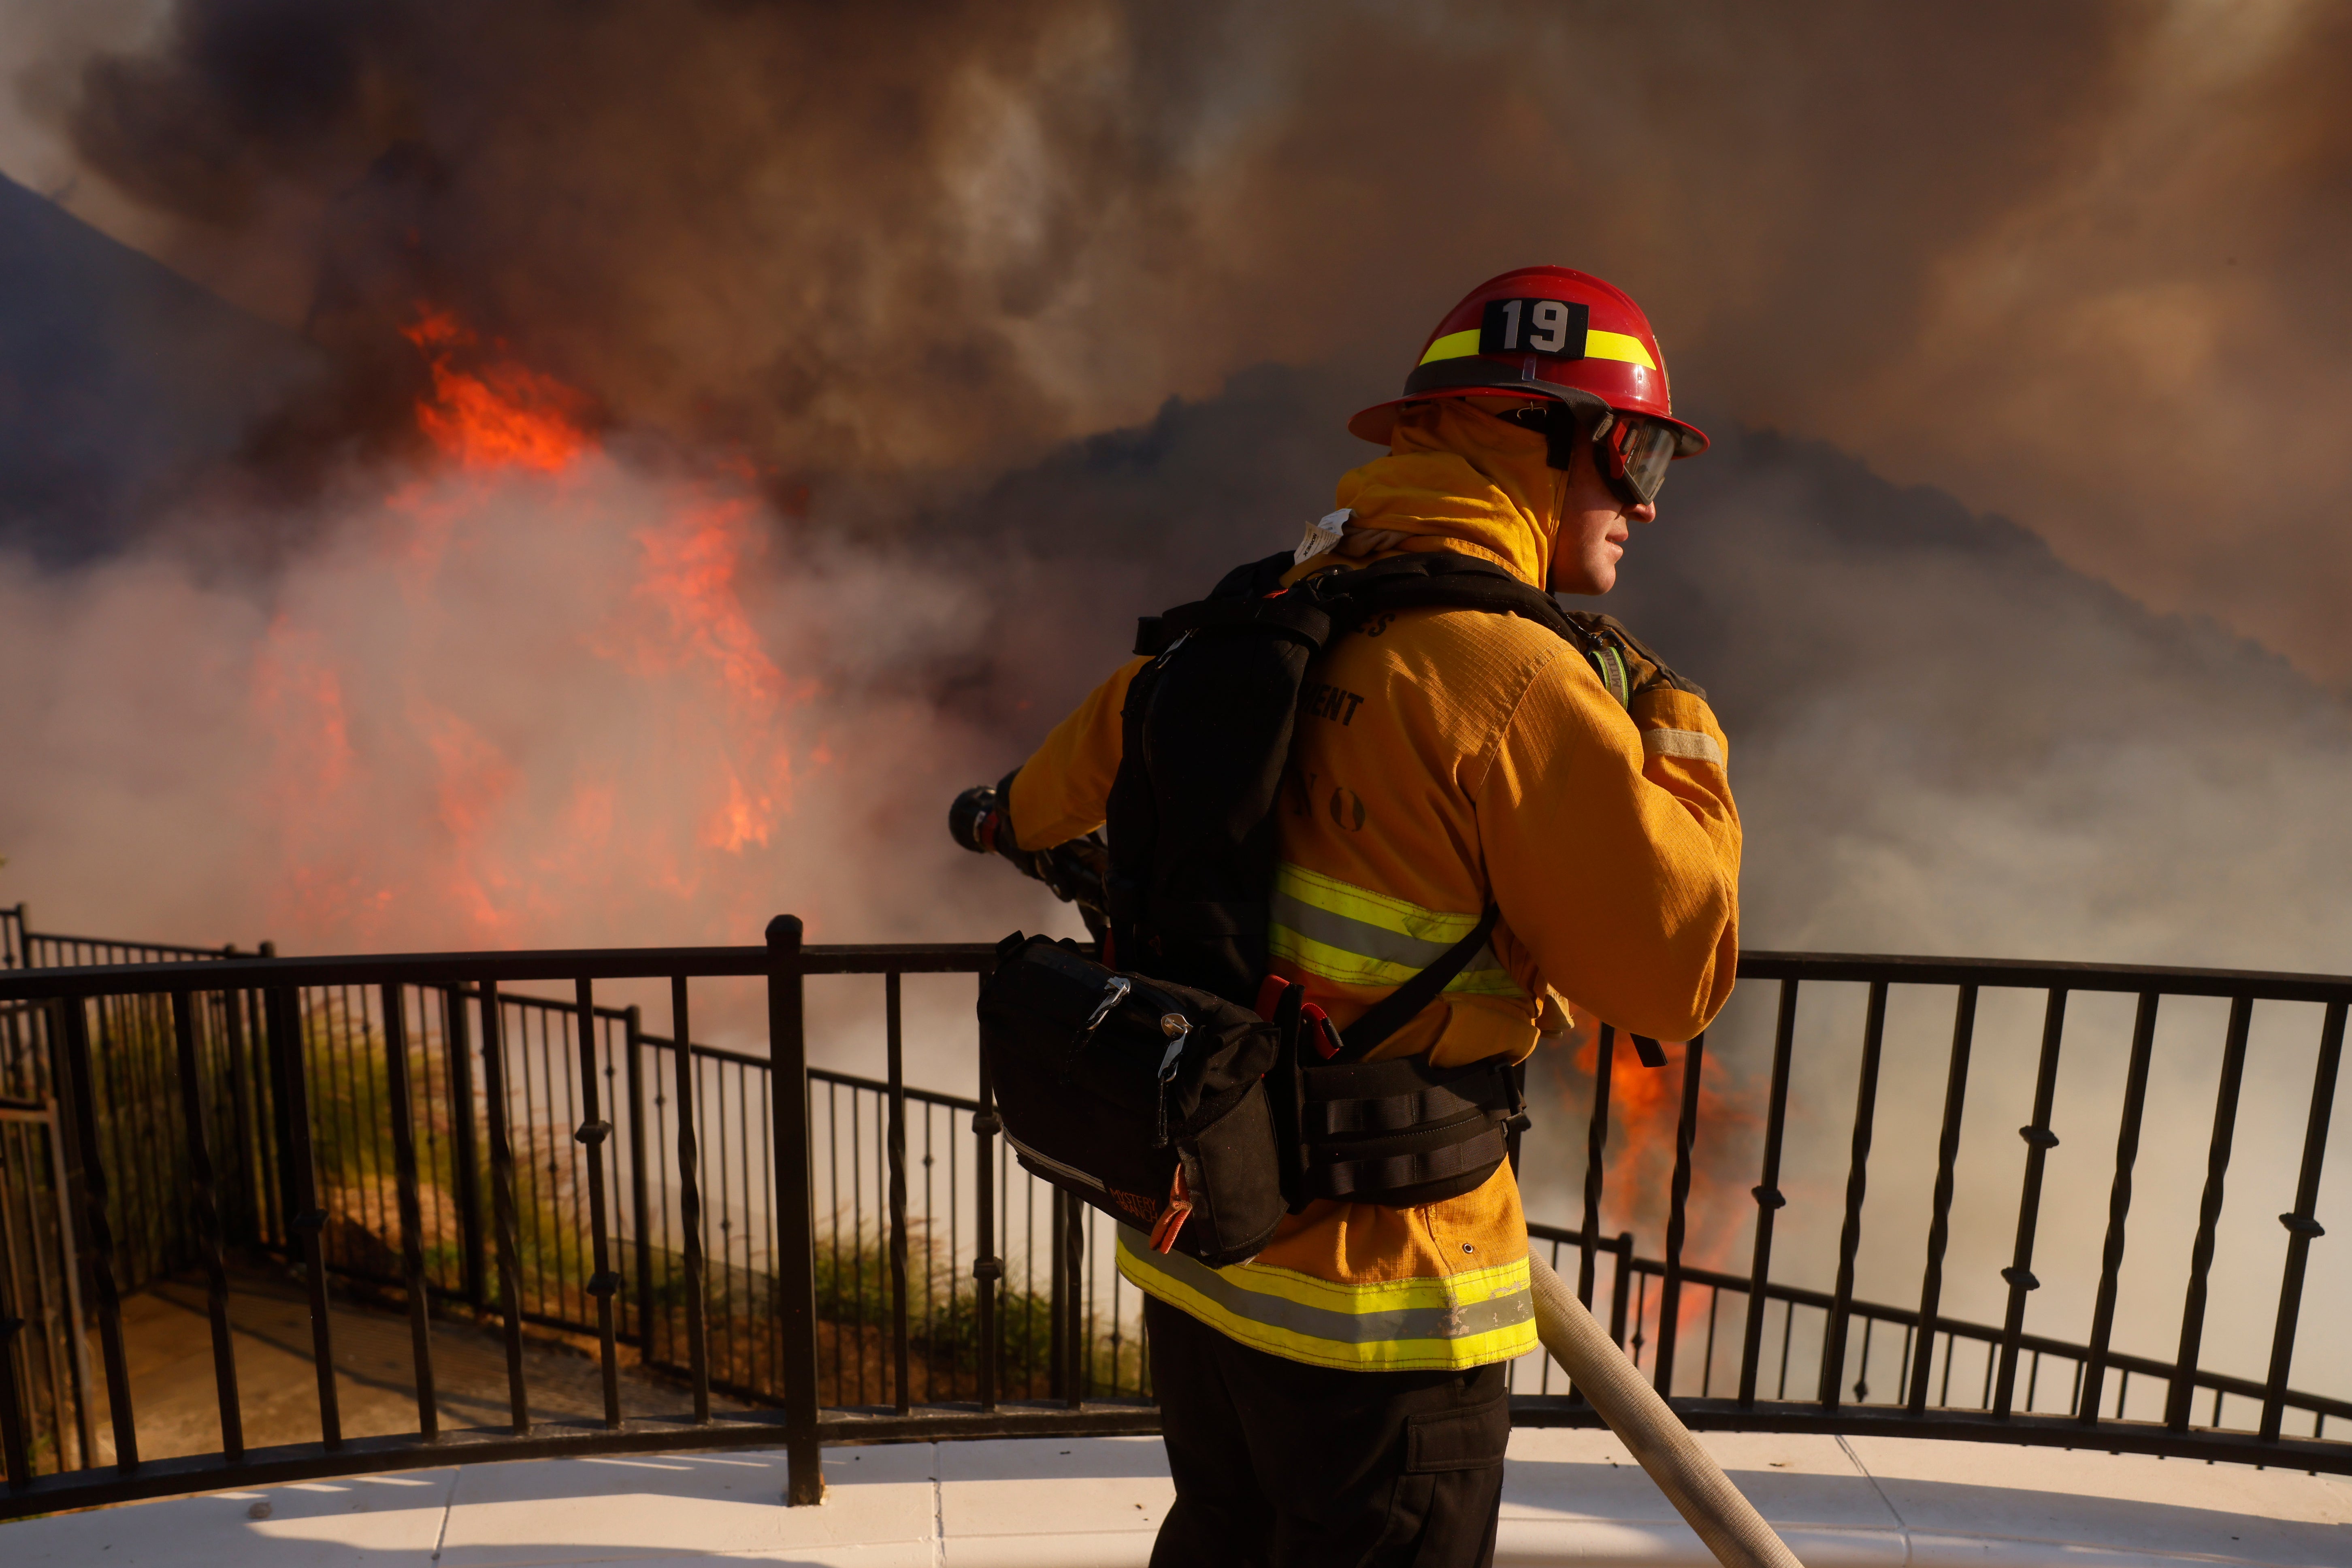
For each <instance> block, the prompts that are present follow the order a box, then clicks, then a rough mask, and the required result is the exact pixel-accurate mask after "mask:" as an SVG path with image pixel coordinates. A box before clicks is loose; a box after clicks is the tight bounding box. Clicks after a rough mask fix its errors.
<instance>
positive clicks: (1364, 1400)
mask: <svg viewBox="0 0 2352 1568" xmlns="http://www.w3.org/2000/svg"><path fill="white" fill-rule="evenodd" d="M1143 1310H1144V1318H1145V1321H1146V1323H1147V1324H1148V1326H1149V1327H1150V1332H1151V1386H1152V1389H1153V1391H1154V1392H1155V1393H1156V1394H1158V1395H1159V1397H1160V1430H1161V1431H1162V1432H1163V1433H1164V1434H1165V1435H1166V1437H1167V1442H1168V1468H1169V1469H1170V1470H1171V1472H1173V1473H1174V1475H1175V1478H1176V1506H1175V1507H1174V1508H1173V1509H1171V1510H1169V1514H1168V1518H1167V1520H1166V1521H1164V1522H1163V1523H1162V1524H1161V1525H1160V1541H1159V1544H1158V1545H1156V1546H1155V1547H1153V1548H1152V1552H1151V1568H1212V1565H1213V1568H1229V1565H1232V1568H1238V1565H1242V1564H1248V1565H1251V1568H1407V1565H1411V1568H1487V1564H1489V1563H1492V1562H1493V1561H1494V1557H1495V1513H1496V1509H1497V1508H1499V1507H1500V1506H1501V1504H1502V1500H1503V1449H1504V1447H1505V1445H1506V1444H1507V1443H1508V1442H1509V1440H1510V1436H1511V1410H1510V1402H1509V1399H1508V1397H1507V1394H1506V1390H1505V1385H1504V1370H1503V1367H1502V1365H1501V1364H1500V1363H1497V1364H1496V1365H1493V1366H1482V1367H1477V1368H1475V1369H1473V1370H1471V1371H1469V1372H1339V1371H1335V1370H1333V1369H1331V1368H1329V1367H1320V1366H1308V1365H1307V1363H1304V1362H1295V1361H1286V1360H1284V1359H1283V1358H1282V1357H1280V1356H1274V1355H1268V1354H1266V1353H1265V1352H1263V1351H1255V1350H1252V1349H1250V1348H1249V1347H1248V1346H1246V1345H1243V1344H1239V1343H1236V1342H1234V1341H1232V1340H1229V1339H1227V1338H1226V1337H1225V1336H1224V1335H1223V1334H1221V1333H1219V1332H1217V1331H1216V1330H1214V1329H1213V1328H1210V1327H1209V1326H1208V1325H1207V1324H1205V1323H1202V1322H1201V1321H1199V1320H1197V1319H1195V1318H1193V1317H1192V1316H1191V1315H1189V1314H1188V1313H1185V1312H1182V1311H1180V1310H1177V1309H1176V1308H1174V1307H1171V1306H1169V1305H1168V1304H1167V1303H1165V1302H1163V1301H1160V1300H1151V1299H1150V1298H1147V1299H1146V1300H1145V1302H1144V1308H1143Z"/></svg>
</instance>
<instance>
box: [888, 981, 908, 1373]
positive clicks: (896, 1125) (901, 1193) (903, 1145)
mask: <svg viewBox="0 0 2352 1568" xmlns="http://www.w3.org/2000/svg"><path fill="white" fill-rule="evenodd" d="M902 989H903V987H902V986H901V984H900V977H899V974H898V971H897V970H895V969H894V970H892V971H891V972H890V973H888V974H887V975H885V976H884V977H883V981H882V1006H883V1027H884V1042H883V1044H884V1050H885V1052H886V1055H887V1060H886V1062H885V1069H886V1071H887V1085H888V1088H887V1094H888V1096H889V1116H890V1122H889V1131H888V1133H887V1150H888V1158H889V1163H890V1376H891V1384H890V1386H891V1387H892V1388H894V1389H896V1390H897V1391H898V1396H897V1401H896V1403H897V1405H898V1414H899V1415H907V1414H908V1412H910V1411H911V1410H913V1408H914V1398H915V1395H914V1389H913V1387H912V1386H911V1384H909V1382H908V1378H909V1376H910V1368H909V1367H908V1359H909V1358H908V1352H907V1061H906V1054H907V1053H906V1042H905V1037H904V1026H903V1019H902V1016H901V1003H900V995H899V993H900V991H901V990H902Z"/></svg>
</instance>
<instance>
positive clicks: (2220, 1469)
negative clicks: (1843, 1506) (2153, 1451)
mask: <svg viewBox="0 0 2352 1568" xmlns="http://www.w3.org/2000/svg"><path fill="white" fill-rule="evenodd" d="M1849 1444H1850V1446H1851V1447H1852V1448H1853V1452H1854V1454H1855V1456H1856V1457H1857V1458H1860V1459H1861V1461H1862V1463H1863V1465H1864V1468H1867V1469H1868V1470H1869V1472H1870V1474H1871V1476H1872V1478H1873V1479H1874V1480H1875V1481H1876V1482H1877V1484H1878V1487H1879V1489H1880V1490H1881V1491H1882V1492H1883V1493H1884V1494H1885V1497H1886V1500H1887V1501H1888V1502H1889V1503H1890V1504H1891V1505H1892V1506H1893V1507H1894V1509H1895V1512H1896V1513H1897V1514H1898V1515H1899V1516H1901V1518H1902V1520H1903V1522H1904V1524H1905V1525H1906V1527H1907V1528H1908V1530H1909V1531H1910V1533H1911V1535H1912V1538H1913V1556H1914V1561H1915V1562H1916V1563H1922V1564H1925V1563H1930V1562H1934V1563H1958V1562H1961V1561H1963V1560H1965V1561H1969V1562H1993V1561H2000V1562H2016V1563H2022V1562H2025V1561H2028V1560H2034V1561H2040V1560H2043V1559H2046V1558H2047V1556H2048V1555H2049V1552H2048V1549H2049V1547H2050V1546H2051V1545H2053V1544H2061V1543H2063V1544H2064V1545H2065V1546H2066V1547H2067V1549H2068V1550H2067V1552H2066V1556H2067V1559H2068V1561H2069V1562H2070V1563H2073V1562H2078V1561H2079V1562H2082V1563H2085V1564H2086V1565H2090V1564H2094V1563H2095V1562H2112V1563H2138V1562H2147V1561H2154V1560H2159V1559H2163V1558H2177V1557H2182V1556H2198V1557H2208V1558H2214V1559H2218V1560H2221V1561H2224V1562H2241V1563H2274V1564H2281V1565H2284V1568H2303V1565H2305V1564H2309V1565H2311V1568H2343V1565H2344V1564H2345V1563H2347V1562H2352V1499H2347V1498H2346V1497H2345V1495H2344V1494H2343V1493H2342V1492H2341V1491H2339V1490H2337V1489H2335V1488H2332V1487H2330V1486H2328V1485H2326V1483H2324V1482H2322V1481H2319V1480H2317V1479H2315V1478H2313V1477H2310V1476H2306V1475H2305V1474H2303V1473H2302V1472H2301V1471H2296V1470H2289V1471H2281V1470H2257V1469H2255V1468H2252V1467H2251V1466H2246V1465H2225V1464H2211V1465H2209V1464H2206V1463H2205V1462H2203V1461H2202V1460H2197V1459H2159V1458H2154V1457H2153V1456H2150V1455H2144V1454H2109V1453H2107V1452H2105V1451H2104V1450H2096V1449H2065V1448H2041V1447H2031V1448H2029V1447H2010V1446H2007V1445H1997V1444H1990V1443H1964V1442H1944V1441H1932V1440H1917V1439H1906V1438H1900V1437H1855V1438H1852V1439H1849ZM2000 1542H2010V1543H2014V1545H2013V1547H2011V1546H2002V1545H2000V1544H1999V1543H2000ZM2037 1552H2038V1553H2039V1554H2040V1555H2039V1556H2038V1557H2037V1555H2036V1553H2037Z"/></svg>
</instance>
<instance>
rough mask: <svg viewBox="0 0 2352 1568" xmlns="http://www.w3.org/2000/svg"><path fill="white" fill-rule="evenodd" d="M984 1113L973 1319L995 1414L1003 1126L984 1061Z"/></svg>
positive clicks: (977, 1124)
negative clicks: (998, 1157)
mask: <svg viewBox="0 0 2352 1568" xmlns="http://www.w3.org/2000/svg"><path fill="white" fill-rule="evenodd" d="M979 1100H980V1109H979V1110H975V1111H973V1112H972V1115H971V1131H972V1141H973V1143H974V1145H975V1147H976V1149H977V1151H978V1154H979V1158H978V1159H977V1160H976V1161H975V1162H974V1166H975V1169H974V1170H973V1172H972V1192H973V1201H974V1202H975V1203H977V1204H978V1205H979V1213H978V1215H977V1216H976V1218H977V1221H978V1223H977V1226H976V1227H975V1228H976V1229H977V1231H978V1235H977V1236H976V1237H974V1243H975V1246H976V1248H977V1250H978V1252H979V1256H978V1257H976V1258H973V1259H972V1263H971V1278H972V1319H973V1324H974V1327H975V1328H976V1329H977V1330H978V1331H979V1357H980V1366H979V1384H980V1387H979V1390H978V1393H979V1394H980V1407H981V1408H982V1410H993V1409H995V1408H996V1363H997V1361H998V1359H999V1354H1000V1351H1001V1349H1002V1347H1001V1346H1000V1345H999V1343H998V1340H997V1332H996V1282H997V1281H998V1280H999V1279H1003V1277H1004V1260H1003V1258H999V1257H997V1256H996V1134H997V1133H998V1132H999V1131H1002V1130H1003V1125H1004V1124H1003V1121H1000V1120H999V1119H998V1117H997V1114H996V1098H995V1085H994V1084H993V1083H992V1081H991V1080H990V1078H989V1073H988V1058H987V1057H986V1056H985V1055H982V1057H981V1058H980V1094H979Z"/></svg>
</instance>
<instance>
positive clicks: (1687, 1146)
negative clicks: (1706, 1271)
mask: <svg viewBox="0 0 2352 1568" xmlns="http://www.w3.org/2000/svg"><path fill="white" fill-rule="evenodd" d="M1705 1067H1706V1031H1705V1030H1701V1031H1700V1032H1699V1033H1698V1034H1696V1035H1695V1036H1693V1037H1692V1038H1691V1041H1690V1043H1689V1044H1688V1045H1685V1047H1683V1103H1682V1111H1681V1114H1680V1115H1678V1116H1677V1117H1676V1118H1675V1174H1674V1183H1673V1185H1672V1186H1671V1187H1669V1188H1668V1190H1667V1206H1666V1260H1665V1261H1666V1271H1665V1277H1664V1279H1663V1280H1662V1281H1661V1282H1660V1283H1659V1286H1658V1359H1657V1363H1656V1364H1657V1377H1656V1382H1657V1385H1658V1393H1659V1394H1660V1395H1661V1396H1663V1397H1664V1398H1669V1399H1671V1398H1672V1397H1674V1392H1675V1386H1674V1384H1675V1339H1676V1338H1677V1337H1678V1336H1679V1334H1680V1332H1681V1328H1682V1307H1683V1237H1684V1235H1685V1230H1686V1227H1687V1226H1688V1222H1689V1209H1690V1189H1691V1145H1692V1143H1693V1142H1696V1139H1697V1137H1698V1083H1699V1074H1700V1072H1701V1071H1702V1070H1703V1069H1704V1068H1705Z"/></svg>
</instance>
